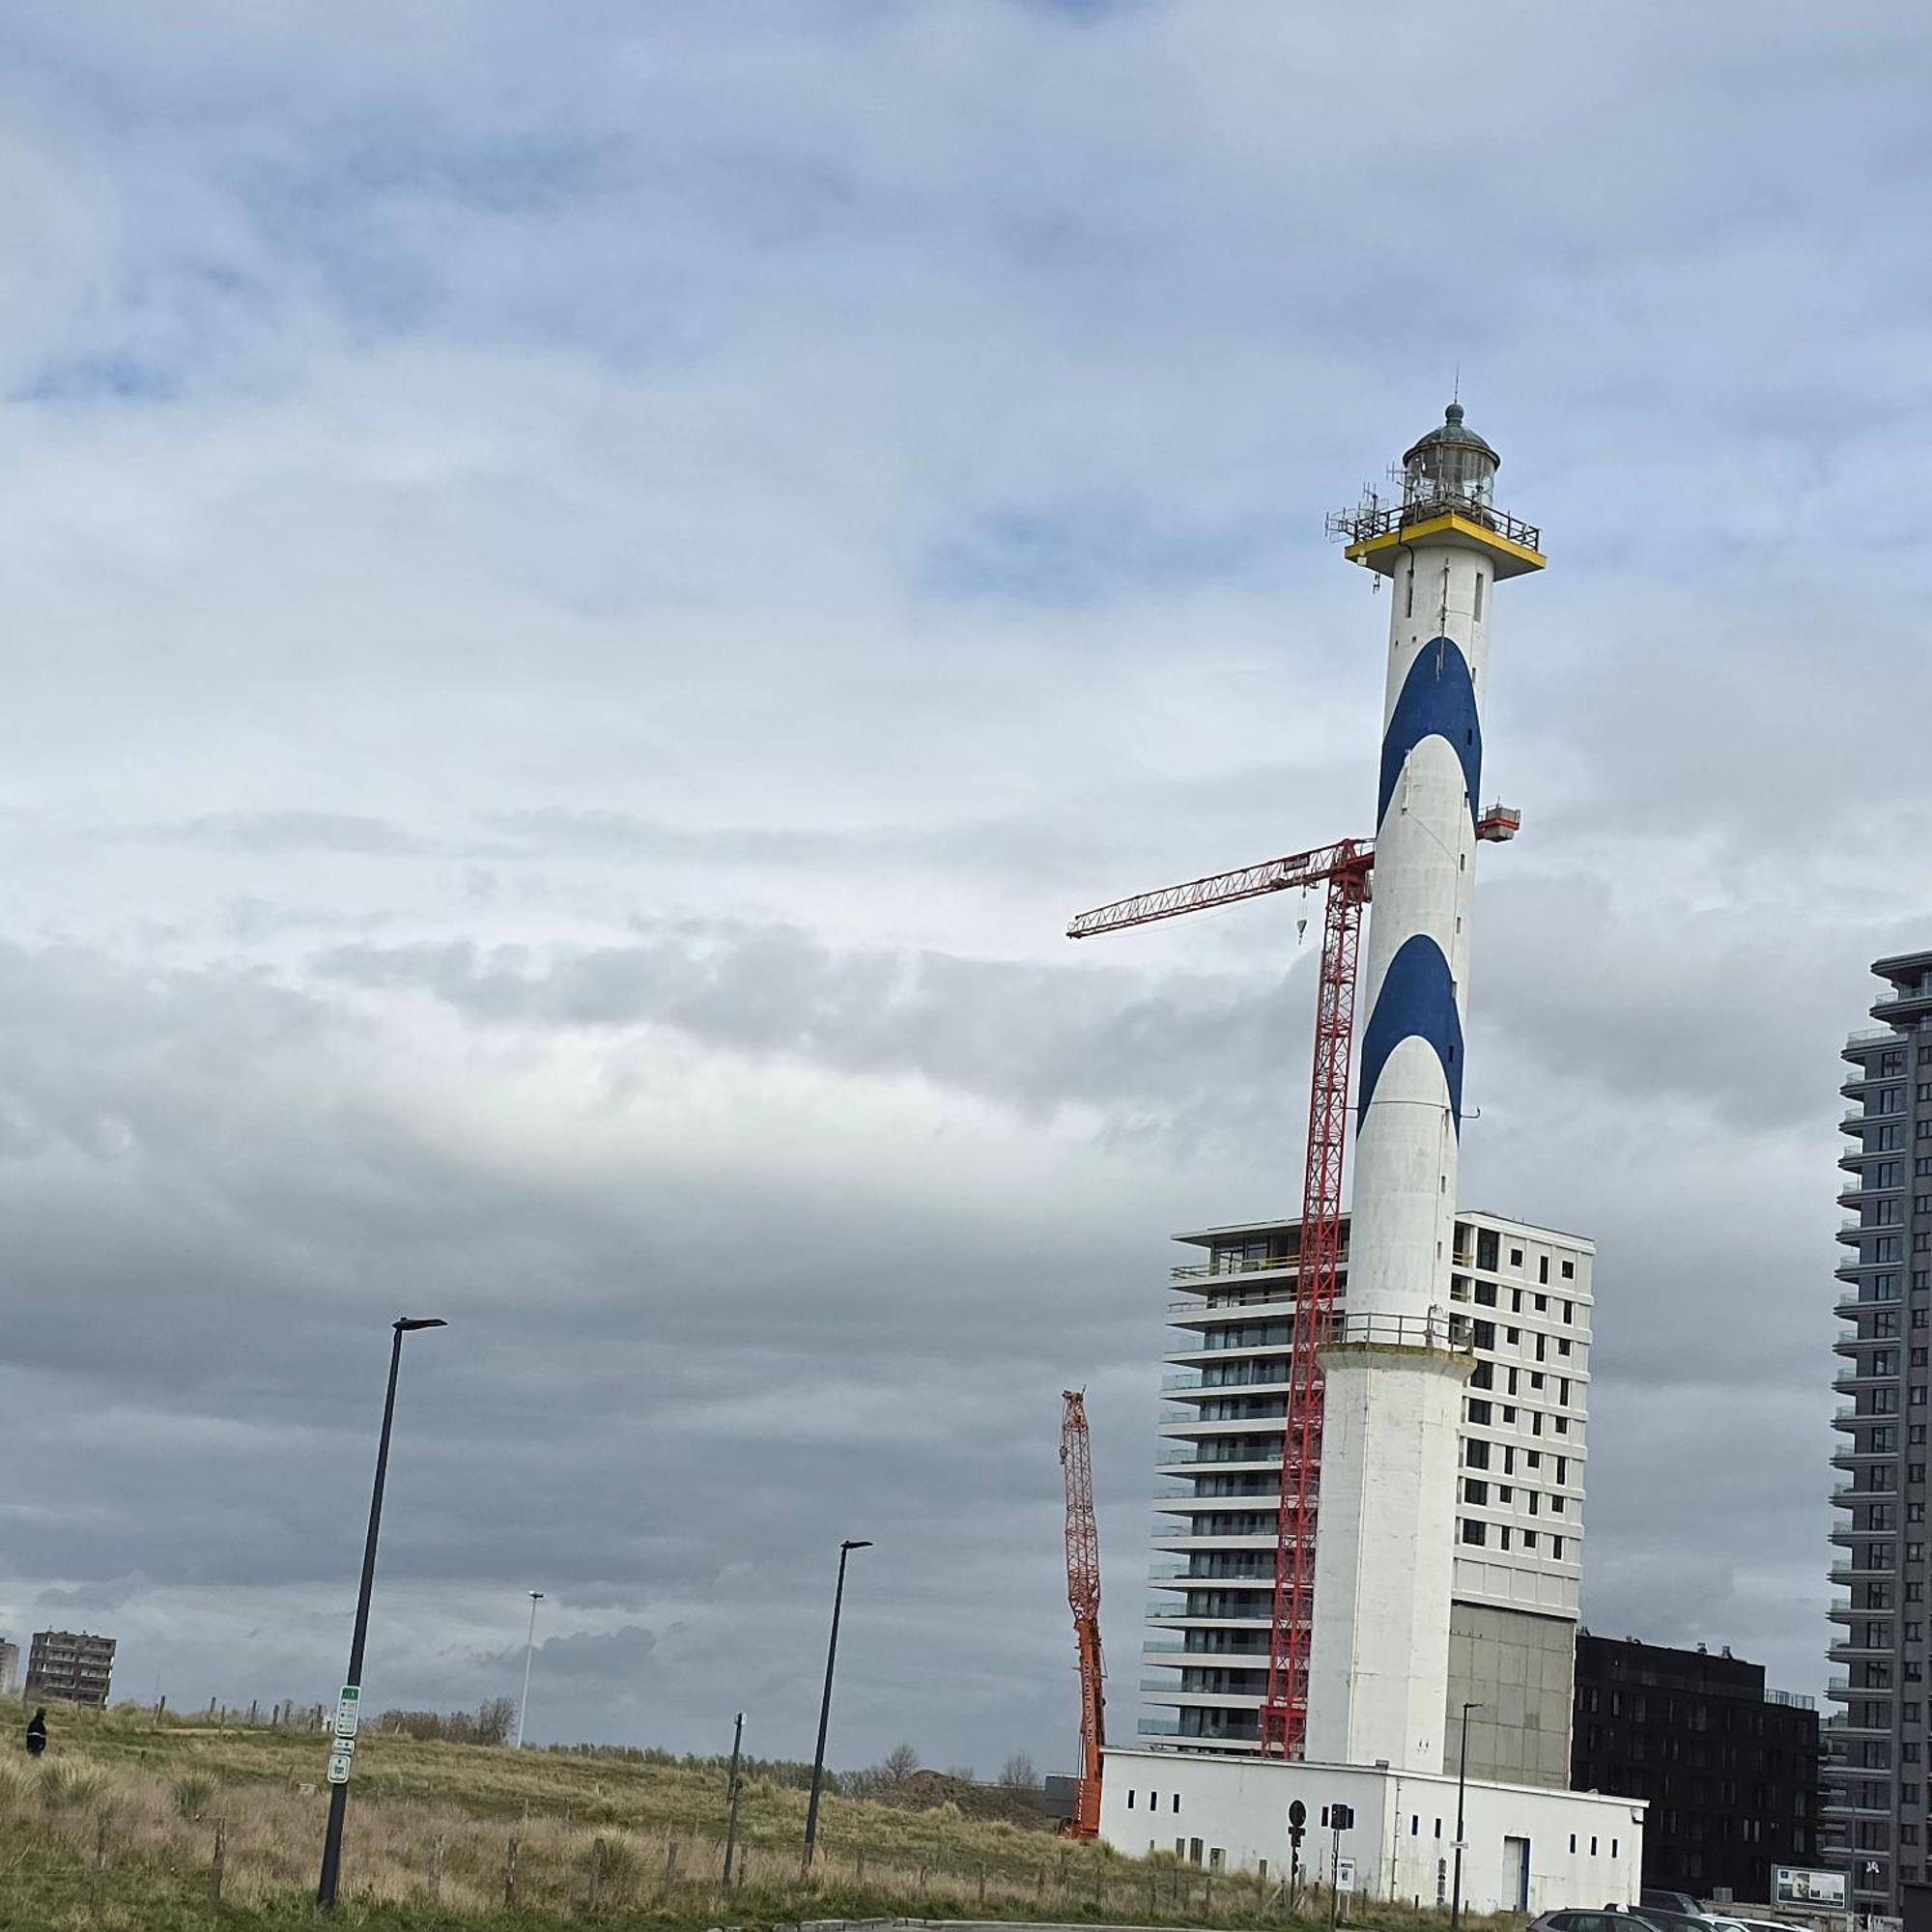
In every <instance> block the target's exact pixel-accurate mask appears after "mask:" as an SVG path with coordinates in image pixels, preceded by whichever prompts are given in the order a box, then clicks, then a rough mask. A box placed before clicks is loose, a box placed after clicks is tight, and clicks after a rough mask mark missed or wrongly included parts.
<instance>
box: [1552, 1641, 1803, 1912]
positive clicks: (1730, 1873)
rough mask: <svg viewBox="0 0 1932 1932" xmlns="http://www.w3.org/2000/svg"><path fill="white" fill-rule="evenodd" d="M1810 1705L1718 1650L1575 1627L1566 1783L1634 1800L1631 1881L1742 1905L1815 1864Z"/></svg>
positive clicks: (1766, 1898)
mask: <svg viewBox="0 0 1932 1932" xmlns="http://www.w3.org/2000/svg"><path fill="white" fill-rule="evenodd" d="M1819 1738H1820V1733H1819V1728H1818V1712H1817V1708H1816V1706H1815V1705H1814V1704H1813V1703H1812V1701H1811V1699H1810V1698H1808V1697H1797V1696H1792V1695H1790V1694H1789V1693H1788V1692H1785V1691H1781V1690H1766V1689H1765V1683H1764V1667H1763V1665H1762V1664H1757V1663H1747V1662H1745V1661H1744V1659H1743V1658H1738V1657H1733V1656H1732V1655H1731V1654H1730V1652H1729V1651H1728V1650H1726V1651H1723V1652H1721V1653H1720V1654H1719V1655H1717V1656H1711V1655H1709V1654H1708V1653H1706V1652H1705V1651H1702V1650H1672V1649H1669V1648H1666V1647H1664V1646H1662V1645H1660V1644H1648V1643H1637V1642H1635V1641H1634V1639H1631V1638H1628V1637H1626V1638H1624V1639H1622V1640H1621V1641H1619V1640H1617V1639H1615V1638H1612V1637H1604V1636H1595V1635H1592V1634H1591V1633H1590V1632H1588V1631H1583V1632H1581V1633H1579V1634H1578V1636H1577V1721H1576V1727H1575V1744H1574V1747H1573V1758H1572V1762H1573V1766H1574V1770H1573V1775H1572V1778H1573V1782H1574V1783H1575V1784H1576V1787H1577V1790H1579V1791H1621V1792H1628V1793H1629V1794H1630V1795H1631V1796H1632V1797H1634V1798H1642V1799H1646V1800H1647V1801H1648V1802H1649V1810H1648V1812H1647V1814H1646V1818H1645V1826H1644V1840H1643V1883H1644V1884H1645V1885H1647V1886H1657V1887H1663V1888H1667V1889H1671V1890H1676V1891H1689V1892H1692V1893H1694V1894H1696V1895H1697V1896H1698V1897H1700V1898H1707V1899H1708V1898H1710V1897H1711V1896H1713V1894H1715V1893H1717V1892H1719V1890H1723V1891H1728V1892H1729V1893H1730V1895H1731V1897H1732V1898H1734V1899H1738V1900H1741V1901H1746V1902H1748V1903H1752V1904H1761V1905H1762V1904H1769V1903H1770V1902H1771V1899H1772V1883H1771V1871H1772V1867H1773V1866H1774V1865H1800V1866H1810V1865H1815V1864H1816V1863H1817V1861H1818V1769H1819V1757H1820V1752H1821V1746H1820V1742H1819Z"/></svg>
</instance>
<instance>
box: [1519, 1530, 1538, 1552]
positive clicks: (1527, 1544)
mask: <svg viewBox="0 0 1932 1932" xmlns="http://www.w3.org/2000/svg"><path fill="white" fill-rule="evenodd" d="M1522 1547H1523V1548H1525V1549H1534V1548H1536V1532H1535V1530H1533V1529H1526V1530H1524V1531H1523V1533H1522Z"/></svg>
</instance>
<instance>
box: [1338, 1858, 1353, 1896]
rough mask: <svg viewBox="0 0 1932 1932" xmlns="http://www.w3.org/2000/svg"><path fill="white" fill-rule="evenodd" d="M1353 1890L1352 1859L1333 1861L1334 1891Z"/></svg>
mask: <svg viewBox="0 0 1932 1932" xmlns="http://www.w3.org/2000/svg"><path fill="white" fill-rule="evenodd" d="M1335 1889H1336V1890H1337V1891H1353V1890H1354V1889H1355V1861H1354V1860H1353V1859H1337V1860H1336V1861H1335Z"/></svg>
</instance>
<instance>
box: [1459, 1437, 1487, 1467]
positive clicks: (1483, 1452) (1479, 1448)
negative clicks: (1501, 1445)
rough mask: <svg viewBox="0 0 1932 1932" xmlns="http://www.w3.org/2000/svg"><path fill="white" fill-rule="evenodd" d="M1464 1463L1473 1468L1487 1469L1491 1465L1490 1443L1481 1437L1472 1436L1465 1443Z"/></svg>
mask: <svg viewBox="0 0 1932 1932" xmlns="http://www.w3.org/2000/svg"><path fill="white" fill-rule="evenodd" d="M1463 1465H1464V1466H1465V1467H1467V1468H1471V1469H1487V1468H1488V1467H1489V1466H1490V1445H1489V1444H1488V1443H1487V1442H1485V1441H1483V1440H1482V1439H1481V1438H1480V1437H1472V1438H1471V1439H1470V1440H1469V1441H1467V1442H1465V1443H1463Z"/></svg>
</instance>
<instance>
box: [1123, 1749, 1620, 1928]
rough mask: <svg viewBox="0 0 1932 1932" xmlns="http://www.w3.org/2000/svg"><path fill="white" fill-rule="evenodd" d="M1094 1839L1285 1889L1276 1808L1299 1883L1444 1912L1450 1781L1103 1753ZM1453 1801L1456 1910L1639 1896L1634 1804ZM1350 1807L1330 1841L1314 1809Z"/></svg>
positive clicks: (1487, 1785)
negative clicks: (1459, 1826)
mask: <svg viewBox="0 0 1932 1932" xmlns="http://www.w3.org/2000/svg"><path fill="white" fill-rule="evenodd" d="M1106 1766H1107V1774H1106V1778H1105V1781H1104V1786H1103V1790H1102V1794H1101V1800H1100V1835H1101V1837H1102V1838H1104V1839H1105V1840H1106V1842H1107V1843H1108V1844H1110V1845H1112V1846H1114V1847H1115V1848H1116V1849H1117V1850H1119V1851H1122V1852H1129V1853H1134V1854H1145V1853H1147V1852H1172V1853H1173V1854H1174V1855H1175V1856H1176V1857H1177V1858H1179V1859H1183V1860H1185V1861H1188V1862H1189V1863H1192V1864H1197V1865H1200V1866H1202V1867H1203V1868H1204V1869H1206V1870H1208V1871H1230V1872H1257V1873H1259V1874H1261V1875H1262V1876H1263V1877H1264V1878H1276V1879H1287V1878H1290V1877H1291V1875H1292V1873H1293V1869H1294V1861H1295V1858H1296V1852H1295V1847H1294V1846H1293V1842H1292V1839H1291V1834H1290V1829H1289V1806H1290V1805H1291V1804H1293V1803H1294V1802H1295V1801H1296V1800H1299V1801H1300V1803H1301V1804H1302V1805H1303V1807H1304V1809H1305V1815H1306V1817H1307V1821H1308V1823H1307V1829H1306V1832H1305V1834H1304V1836H1303V1839H1302V1843H1301V1846H1300V1850H1299V1869H1300V1878H1301V1882H1302V1884H1303V1885H1304V1886H1313V1885H1321V1886H1327V1885H1329V1884H1331V1883H1333V1881H1334V1878H1335V1868H1336V1864H1337V1861H1338V1860H1339V1861H1340V1866H1341V1875H1342V1884H1343V1889H1345V1890H1350V1891H1352V1892H1354V1893H1355V1894H1356V1895H1357V1896H1358V1897H1361V1898H1364V1899H1381V1900H1386V1901H1389V1902H1396V1901H1400V1902H1402V1903H1404V1904H1408V1905H1422V1906H1432V1905H1446V1904H1448V1902H1449V1896H1450V1887H1451V1884H1452V1880H1453V1871H1454V1863H1455V1846H1456V1802H1457V1781H1456V1778H1455V1776H1453V1775H1444V1774H1442V1773H1439V1772H1435V1773H1424V1772H1413V1771H1408V1772H1403V1771H1395V1770H1392V1769H1384V1768H1381V1767H1379V1766H1374V1765H1371V1766H1368V1767H1364V1766H1361V1765H1341V1764H1317V1763H1313V1762H1311V1761H1309V1760H1306V1759H1290V1760H1283V1759H1279V1758H1262V1757H1239V1758H1235V1757H1218V1758H1216V1757H1204V1756H1200V1755H1197V1754H1195V1753H1193V1752H1186V1751H1171V1750H1168V1751H1161V1750H1110V1751H1108V1752H1107V1755H1106ZM1462 1800H1463V1847H1464V1849H1463V1911H1464V1913H1468V1914H1474V1915H1477V1916H1481V1915H1483V1914H1485V1913H1491V1912H1528V1913H1539V1912H1553V1911H1556V1910H1558V1909H1560V1908H1563V1907H1568V1906H1587V1907H1592V1908H1597V1907H1601V1906H1603V1905H1605V1904H1606V1903H1608V1904H1624V1903H1627V1902H1630V1901H1633V1900H1634V1899H1635V1898H1636V1897H1637V1896H1638V1894H1639V1892H1640V1891H1641V1889H1642V1886H1643V1813H1644V1804H1643V1800H1642V1799H1640V1798H1613V1797H1605V1796H1603V1795H1601V1794H1599V1793H1597V1792H1594V1791H1556V1790H1551V1789H1548V1788H1547V1787H1545V1786H1541V1785H1533V1784H1503V1783H1496V1782H1492V1781H1491V1780H1490V1779H1487V1778H1473V1777H1472V1778H1469V1779H1468V1780H1466V1782H1465V1783H1464V1785H1463V1791H1462ZM1336 1804H1344V1805H1347V1806H1349V1807H1350V1810H1351V1811H1352V1813H1353V1816H1352V1819H1351V1821H1350V1824H1349V1826H1348V1828H1347V1829H1346V1830H1344V1831H1342V1832H1341V1833H1334V1832H1329V1831H1324V1830H1323V1829H1322V1827H1321V1818H1322V1815H1323V1811H1324V1809H1332V1807H1333V1806H1335V1805H1336Z"/></svg>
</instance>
